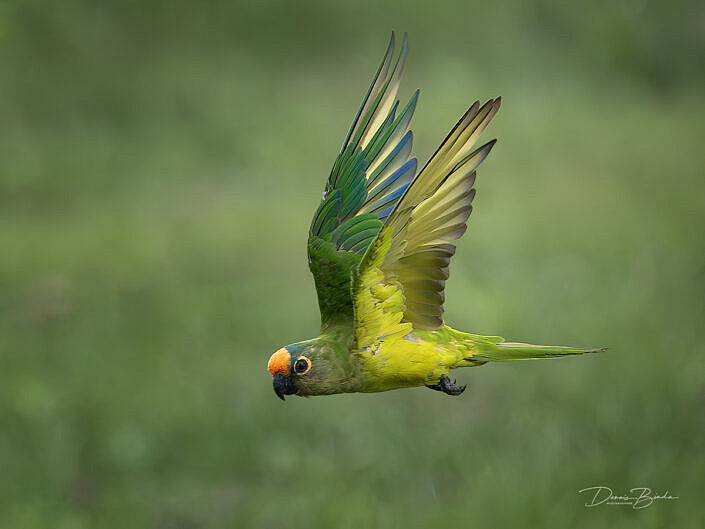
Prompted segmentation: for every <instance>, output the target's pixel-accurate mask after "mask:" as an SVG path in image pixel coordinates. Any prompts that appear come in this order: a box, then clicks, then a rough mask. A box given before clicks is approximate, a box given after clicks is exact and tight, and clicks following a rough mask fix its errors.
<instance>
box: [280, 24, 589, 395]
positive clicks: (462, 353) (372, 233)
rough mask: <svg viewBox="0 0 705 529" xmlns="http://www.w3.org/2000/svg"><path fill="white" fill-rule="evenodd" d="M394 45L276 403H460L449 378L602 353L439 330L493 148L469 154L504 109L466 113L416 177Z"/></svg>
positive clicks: (318, 218) (326, 207)
mask: <svg viewBox="0 0 705 529" xmlns="http://www.w3.org/2000/svg"><path fill="white" fill-rule="evenodd" d="M394 48H395V35H394V33H392V37H391V40H390V43H389V46H388V47H387V51H386V53H385V56H384V59H383V60H382V64H381V65H380V67H379V68H378V70H377V73H376V75H375V77H374V79H373V81H372V84H371V86H370V88H369V90H368V91H367V94H366V95H365V98H364V99H363V102H362V106H361V107H360V109H359V111H358V112H357V114H356V116H355V118H354V120H353V123H352V126H351V128H350V130H349V132H348V134H347V136H346V138H345V141H344V142H343V147H342V149H341V152H340V154H339V155H338V157H337V158H336V160H335V163H334V165H333V169H332V170H331V173H330V176H329V177H328V180H327V182H326V186H325V189H324V192H323V196H322V198H321V203H320V205H319V206H318V208H317V210H316V213H315V215H314V217H313V220H312V222H311V227H310V230H309V239H308V259H309V268H310V269H311V272H312V273H313V277H314V281H315V285H316V290H317V294H318V304H319V308H320V312H321V334H320V336H318V337H317V338H314V339H311V340H306V341H303V342H296V343H293V344H290V345H288V346H286V347H283V348H281V349H279V350H278V351H277V352H275V353H274V354H273V355H272V357H271V358H270V361H269V365H268V369H269V371H270V373H271V374H272V376H273V377H274V380H273V384H274V389H275V392H276V393H277V395H278V396H279V397H281V398H284V395H287V394H298V395H302V396H307V395H323V394H331V393H345V392H358V391H359V392H377V391H386V390H390V389H397V388H402V387H413V386H424V385H425V386H428V387H431V388H432V389H437V390H440V391H443V392H445V393H448V394H452V395H457V394H460V393H462V391H463V389H464V387H457V386H455V385H454V384H452V383H450V381H449V379H448V374H449V372H450V370H451V369H455V368H458V367H466V366H476V365H481V364H484V363H486V362H490V361H508V360H521V359H530V358H552V357H557V356H566V355H574V354H581V353H586V352H594V351H598V350H600V349H584V348H571V347H560V346H538V345H529V344H523V343H518V342H505V341H504V339H503V338H501V337H499V336H482V335H477V334H470V333H465V332H461V331H457V330H455V329H452V328H451V327H449V326H447V325H445V324H444V321H443V302H444V300H445V282H446V280H447V279H448V276H449V263H450V260H451V257H452V256H453V254H454V253H455V245H454V244H453V243H454V241H455V240H457V239H458V238H460V237H461V236H462V235H463V233H464V232H465V230H466V227H467V220H468V217H469V215H470V213H471V211H472V202H473V198H474V197H475V188H474V184H475V177H476V174H477V167H478V166H479V165H480V164H481V163H482V161H483V160H485V158H486V157H487V155H488V154H489V152H490V150H491V149H492V147H493V146H494V144H495V140H492V141H489V142H487V143H484V144H482V145H480V146H479V147H476V145H477V143H478V139H479V136H480V135H481V133H482V132H483V131H484V130H485V128H486V127H487V125H488V124H489V123H490V121H491V120H492V118H493V117H494V116H495V114H496V113H497V111H498V110H499V107H500V103H501V100H500V98H496V99H491V100H489V101H488V102H486V103H485V104H484V105H480V103H479V102H475V103H474V104H473V105H471V107H470V108H469V109H468V110H467V112H466V113H465V114H464V115H463V116H462V118H461V119H460V120H459V121H458V123H457V124H456V125H455V127H454V128H453V129H452V130H451V132H450V133H449V134H448V136H447V137H446V138H445V140H444V141H443V142H442V143H441V145H440V147H439V148H438V150H437V151H436V152H435V153H434V155H433V156H432V157H431V158H430V160H429V161H428V163H427V164H426V165H425V166H424V168H423V169H422V170H421V171H420V172H419V173H418V174H417V171H416V169H417V167H416V165H417V162H416V158H414V157H412V155H411V149H412V139H413V138H412V132H411V130H409V125H410V122H411V118H412V115H413V113H414V109H415V108H416V102H417V99H418V91H416V92H415V93H414V94H413V96H412V97H411V98H410V100H409V102H408V103H407V104H406V105H405V106H404V107H402V108H401V109H399V101H398V100H397V91H398V88H399V83H400V78H401V74H402V71H403V69H404V64H405V61H406V55H407V50H408V39H407V36H406V35H404V39H403V42H402V45H401V51H400V53H399V55H398V56H397V58H396V60H394Z"/></svg>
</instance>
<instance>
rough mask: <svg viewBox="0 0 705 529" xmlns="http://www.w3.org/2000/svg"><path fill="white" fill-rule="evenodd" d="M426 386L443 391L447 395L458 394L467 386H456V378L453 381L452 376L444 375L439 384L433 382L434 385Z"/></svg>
mask: <svg viewBox="0 0 705 529" xmlns="http://www.w3.org/2000/svg"><path fill="white" fill-rule="evenodd" d="M426 387H427V388H430V389H435V390H436V391H442V392H443V393H445V394H446V395H453V396H458V395H460V394H461V393H462V392H463V391H465V388H466V387H467V386H456V385H455V380H454V381H453V382H451V381H450V378H448V377H443V378H441V379H440V380H439V381H438V384H433V385H432V386H426Z"/></svg>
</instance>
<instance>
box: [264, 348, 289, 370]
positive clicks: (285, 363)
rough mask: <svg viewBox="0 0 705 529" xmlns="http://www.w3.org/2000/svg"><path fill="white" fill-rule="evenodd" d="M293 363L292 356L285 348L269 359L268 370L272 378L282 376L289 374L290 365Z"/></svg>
mask: <svg viewBox="0 0 705 529" xmlns="http://www.w3.org/2000/svg"><path fill="white" fill-rule="evenodd" d="M290 363H291V355H290V354H289V351H287V350H286V349H285V348H281V349H279V350H278V351H277V352H276V353H274V354H273V355H272V356H270V357H269V363H268V364H267V369H268V370H269V372H270V373H271V375H272V376H274V375H276V374H277V373H279V374H280V375H288V374H289V365H290Z"/></svg>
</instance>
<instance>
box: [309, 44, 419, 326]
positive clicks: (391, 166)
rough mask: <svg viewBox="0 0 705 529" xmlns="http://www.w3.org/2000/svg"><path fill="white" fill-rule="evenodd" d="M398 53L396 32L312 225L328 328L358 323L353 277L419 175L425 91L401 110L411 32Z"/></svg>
mask: <svg viewBox="0 0 705 529" xmlns="http://www.w3.org/2000/svg"><path fill="white" fill-rule="evenodd" d="M394 47H395V36H394V33H392V37H391V39H390V42H389V46H388V47H387V52H386V53H385V55H384V59H383V60H382V64H381V65H380V67H379V69H378V70H377V73H376V75H375V77H374V79H373V81H372V84H371V85H370V88H369V90H368V92H367V94H366V96H365V99H364V100H363V102H362V106H361V107H360V109H359V111H358V112H357V114H356V116H355V119H354V120H353V124H352V126H351V127H350V131H349V132H348V134H347V136H346V138H345V141H344V142H343V148H342V149H341V151H340V154H339V155H338V157H337V158H336V160H335V163H334V165H333V169H332V170H331V173H330V176H329V177H328V181H327V183H326V187H325V190H324V192H323V197H322V199H321V203H320V204H319V206H318V209H317V210H316V213H315V215H314V217H313V220H312V222H311V228H310V230H309V240H308V257H309V267H310V269H311V272H312V273H313V276H314V280H315V283H316V290H317V293H318V304H319V307H320V310H321V325H322V327H326V326H327V325H329V324H333V323H347V324H352V317H353V309H352V296H351V291H350V280H351V271H352V270H354V269H356V268H357V265H358V264H359V262H360V260H361V259H362V256H363V255H364V253H365V251H366V250H367V248H368V247H369V245H370V243H371V242H372V241H373V240H374V239H375V238H376V237H377V235H378V233H379V230H380V228H381V227H382V225H383V223H384V221H385V219H386V218H387V217H388V216H389V214H390V213H391V211H393V210H394V208H395V207H396V205H397V203H398V202H399V200H400V199H401V197H402V196H403V194H404V193H405V192H406V190H407V188H408V186H409V184H410V183H411V182H412V181H413V179H414V177H415V175H416V158H411V157H410V156H411V147H412V142H413V135H412V132H411V131H410V130H407V129H408V127H409V123H410V122H411V117H412V115H413V113H414V109H415V108H416V101H417V99H418V91H416V92H415V93H414V95H413V96H412V97H411V99H410V101H409V102H408V103H407V104H406V105H405V106H404V107H403V108H402V109H401V110H399V101H398V100H397V98H396V96H397V90H398V88H399V82H400V79H401V74H402V71H403V69H404V63H405V60H406V55H407V49H408V40H407V36H406V34H405V35H404V39H403V43H402V46H401V51H400V53H399V56H398V57H397V60H396V61H393V57H394ZM393 62H394V64H393V65H392V63H393Z"/></svg>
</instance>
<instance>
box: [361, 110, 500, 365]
mask: <svg viewBox="0 0 705 529" xmlns="http://www.w3.org/2000/svg"><path fill="white" fill-rule="evenodd" d="M500 102H501V100H500V98H497V99H494V100H490V101H488V102H487V103H485V104H484V105H483V106H482V107H480V105H479V102H477V103H475V104H474V105H473V106H471V107H470V109H469V110H468V111H467V112H466V113H465V115H464V116H463V117H462V118H461V119H460V121H459V122H458V123H457V124H456V126H455V127H454V128H453V130H452V131H451V132H450V134H449V135H448V136H447V137H446V139H445V140H444V141H443V143H442V144H441V146H440V147H439V148H438V150H437V151H436V153H435V154H434V155H433V156H432V157H431V159H430V160H429V162H428V164H426V166H425V167H424V169H423V170H422V171H421V173H420V174H419V176H418V177H417V178H416V180H415V181H414V182H413V183H412V184H411V186H410V187H409V188H408V189H407V191H406V192H405V193H404V195H403V196H402V198H401V199H400V201H399V203H398V205H397V207H396V208H395V209H394V211H393V212H392V213H391V214H390V215H389V217H388V218H387V221H386V223H385V225H384V227H383V228H382V230H381V231H380V233H379V235H378V236H377V238H376V239H375V241H374V242H373V243H372V244H371V245H370V248H369V250H368V251H367V253H366V254H365V256H364V258H363V260H362V262H361V263H360V265H359V269H358V273H357V277H356V280H355V284H354V296H355V316H356V331H355V336H356V341H357V347H358V349H360V350H365V349H368V350H372V351H374V348H375V347H377V346H378V344H379V343H380V342H382V341H390V340H393V339H395V338H401V337H403V336H405V335H406V334H408V333H409V332H411V331H412V330H413V329H438V328H440V327H442V326H443V318H442V314H443V301H444V298H445V294H444V288H445V280H446V279H448V265H449V263H450V258H451V257H452V256H453V254H454V253H455V246H454V245H453V244H452V242H453V241H454V240H456V239H458V238H459V237H460V236H461V235H462V234H463V233H465V230H466V228H467V226H466V222H467V219H468V216H469V215H470V212H471V211H472V205H471V203H472V200H473V198H474V197H475V189H474V188H473V185H474V183H475V170H476V168H477V166H478V165H480V163H481V162H482V161H483V160H484V159H485V158H486V157H487V155H488V154H489V152H490V150H491V149H492V146H493V145H494V144H495V141H496V140H492V141H490V142H489V143H486V144H484V145H483V146H481V147H479V148H478V149H475V150H472V149H473V147H474V145H475V143H476V142H477V139H478V136H479V135H480V133H481V132H482V131H483V130H484V129H485V127H486V126H487V124H488V123H489V122H490V120H491V119H492V118H493V117H494V115H495V114H496V113H497V111H498V110H499V106H500Z"/></svg>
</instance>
